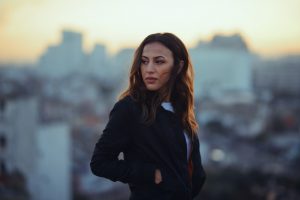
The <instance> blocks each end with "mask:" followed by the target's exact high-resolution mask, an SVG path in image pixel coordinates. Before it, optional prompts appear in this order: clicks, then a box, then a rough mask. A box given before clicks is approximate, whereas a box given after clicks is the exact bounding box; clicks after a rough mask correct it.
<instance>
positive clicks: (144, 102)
mask: <svg viewBox="0 0 300 200" xmlns="http://www.w3.org/2000/svg"><path fill="white" fill-rule="evenodd" d="M153 42H159V43H161V44H162V45H164V46H165V47H167V48H168V49H170V50H171V52H172V54H173V59H174V66H173V68H172V71H171V76H170V79H169V80H168V82H167V83H166V85H165V86H164V87H162V88H161V89H159V91H154V92H153V91H149V90H147V88H146V86H145V84H144V82H143V78H142V75H141V71H140V66H141V63H142V59H141V58H142V53H143V50H144V47H145V45H146V44H149V43H153ZM182 61H183V63H182ZM182 64H183V66H182ZM180 67H182V68H181V70H180ZM193 81H194V72H193V66H192V64H191V61H190V57H189V54H188V51H187V49H186V47H185V45H184V44H183V42H182V41H181V40H180V39H179V38H178V37H177V36H175V35H174V34H172V33H155V34H151V35H149V36H147V37H146V38H145V39H144V40H143V41H142V43H141V44H140V45H139V47H138V48H137V49H136V51H135V54H134V59H133V63H132V66H131V70H130V76H129V86H128V88H127V89H126V90H125V91H124V92H123V93H122V94H121V95H120V99H121V98H124V97H126V96H131V97H132V98H133V99H134V100H135V101H137V102H138V103H139V104H140V105H141V107H142V121H143V122H144V123H145V124H151V123H152V122H153V121H154V120H155V116H156V112H157V109H158V107H159V106H160V105H161V103H162V102H163V100H164V99H165V98H166V97H168V96H169V97H170V101H171V103H172V105H173V107H174V110H175V113H176V115H177V116H178V117H179V119H180V121H181V123H182V126H183V128H184V129H185V130H186V131H187V132H188V134H189V135H190V136H191V137H192V136H193V135H196V134H197V130H198V124H197V122H196V119H195V113H194V88H193ZM192 138H193V137H192Z"/></svg>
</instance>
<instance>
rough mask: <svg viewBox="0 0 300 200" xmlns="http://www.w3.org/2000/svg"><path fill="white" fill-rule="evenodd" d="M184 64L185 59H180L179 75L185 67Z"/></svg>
mask: <svg viewBox="0 0 300 200" xmlns="http://www.w3.org/2000/svg"><path fill="white" fill-rule="evenodd" d="M183 65H184V61H183V60H180V62H179V69H178V71H177V75H178V74H179V73H180V72H181V70H182V68H183Z"/></svg>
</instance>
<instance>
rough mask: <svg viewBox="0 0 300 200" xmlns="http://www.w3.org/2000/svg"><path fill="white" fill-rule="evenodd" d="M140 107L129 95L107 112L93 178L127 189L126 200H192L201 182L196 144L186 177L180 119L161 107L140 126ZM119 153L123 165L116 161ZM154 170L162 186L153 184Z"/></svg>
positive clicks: (199, 158) (201, 173)
mask: <svg viewBox="0 0 300 200" xmlns="http://www.w3.org/2000/svg"><path fill="white" fill-rule="evenodd" d="M140 116H141V108H140V106H139V105H138V104H137V103H136V102H135V101H133V99H132V98H131V97H129V96H127V97H125V98H123V99H121V100H120V101H118V102H117V103H116V104H115V105H114V108H113V109H112V111H111V112H110V116H109V121H108V123H107V125H106V127H105V129H104V130H103V134H102V135H101V137H100V139H99V140H98V142H97V143H96V145H95V149H94V153H93V155H92V159H91V162H90V167H91V170H92V172H93V173H94V174H95V175H96V176H100V177H104V178H107V179H110V180H112V181H121V182H123V183H128V184H129V189H130V191H131V195H130V200H177V199H178V200H191V199H192V198H194V197H195V196H196V195H197V194H198V193H199V192H200V190H201V188H202V186H203V183H204V181H205V177H206V175H205V172H204V170H203V168H202V164H201V157H200V150H199V140H198V137H195V139H194V142H193V143H192V145H193V146H192V153H191V160H192V163H193V173H192V177H191V178H190V176H189V172H188V167H189V165H188V161H187V148H186V142H185V138H184V134H183V128H182V127H181V125H180V124H181V123H180V120H179V119H178V117H177V116H176V115H175V114H174V113H172V112H170V111H167V110H165V109H164V108H163V107H161V106H160V107H159V108H158V110H157V115H156V119H155V121H154V123H153V124H151V125H149V126H147V125H144V124H142V123H141V122H140ZM120 152H123V154H124V160H118V155H119V153H120ZM155 169H160V171H161V175H162V182H160V183H159V184H155V182H154V174H155Z"/></svg>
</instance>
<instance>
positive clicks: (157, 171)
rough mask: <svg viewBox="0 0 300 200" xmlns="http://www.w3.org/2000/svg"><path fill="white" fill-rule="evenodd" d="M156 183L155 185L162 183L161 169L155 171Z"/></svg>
mask: <svg viewBox="0 0 300 200" xmlns="http://www.w3.org/2000/svg"><path fill="white" fill-rule="evenodd" d="M154 178H155V179H154V182H155V184H159V183H160V182H161V181H162V177H161V173H160V170H159V169H156V170H155V176H154Z"/></svg>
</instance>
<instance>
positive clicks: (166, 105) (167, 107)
mask: <svg viewBox="0 0 300 200" xmlns="http://www.w3.org/2000/svg"><path fill="white" fill-rule="evenodd" d="M161 106H162V107H163V108H164V109H165V110H169V111H171V112H174V108H173V106H172V104H171V102H166V101H164V102H162V104H161ZM183 133H184V137H185V142H186V147H187V151H186V152H187V160H189V155H190V153H191V139H190V138H189V137H188V134H187V133H186V131H185V130H184V131H183Z"/></svg>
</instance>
